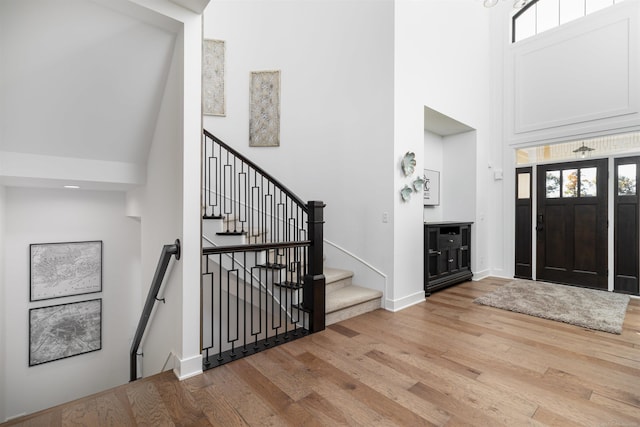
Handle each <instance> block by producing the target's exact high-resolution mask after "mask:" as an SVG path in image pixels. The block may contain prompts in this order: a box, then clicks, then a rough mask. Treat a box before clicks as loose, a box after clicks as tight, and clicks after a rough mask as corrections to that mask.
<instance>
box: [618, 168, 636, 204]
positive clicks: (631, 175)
mask: <svg viewBox="0 0 640 427" xmlns="http://www.w3.org/2000/svg"><path fill="white" fill-rule="evenodd" d="M636 180H637V175H636V164H635V163H631V164H626V165H618V196H635V195H636Z"/></svg>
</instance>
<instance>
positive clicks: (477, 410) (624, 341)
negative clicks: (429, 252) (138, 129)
mask: <svg viewBox="0 0 640 427" xmlns="http://www.w3.org/2000/svg"><path fill="white" fill-rule="evenodd" d="M506 282H507V281H506V280H502V279H484V280H481V281H479V282H467V283H464V284H461V285H458V286H455V287H452V288H449V289H446V290H443V291H440V292H437V293H435V294H433V295H432V296H431V297H430V298H428V300H427V301H426V302H424V303H421V304H418V305H415V306H413V307H410V308H408V309H405V310H402V311H400V312H398V313H390V312H387V311H384V310H377V311H374V312H372V313H368V314H364V315H362V316H359V317H356V318H353V319H349V320H346V321H343V322H341V323H338V324H335V325H332V326H330V327H329V328H328V329H327V330H326V331H323V332H321V333H318V334H314V335H311V336H308V337H305V338H303V339H300V340H297V341H294V342H291V343H288V344H286V345H283V346H280V347H277V348H274V349H271V350H268V351H265V352H262V353H259V354H256V355H253V356H251V357H249V358H246V359H243V360H240V361H237V362H234V363H231V364H228V365H225V366H223V367H221V368H216V369H213V370H210V371H208V372H206V373H205V374H203V375H201V376H198V377H195V378H191V379H189V380H186V381H183V382H179V381H177V380H176V379H175V377H174V376H173V374H172V373H170V372H166V373H163V374H160V375H157V376H154V377H151V378H147V379H144V380H140V381H137V382H135V383H131V384H127V385H124V386H121V387H118V388H115V389H112V390H108V391H105V392H103V393H100V394H97V395H93V396H89V397H86V398H84V399H81V400H78V401H74V402H71V403H68V404H65V405H61V406H58V407H55V408H52V409H48V410H45V411H42V412H39V413H36V414H33V415H30V416H27V417H24V418H22V419H18V420H14V421H13V422H11V423H8V424H7V425H19V426H57V425H84V426H98V425H118V426H119V425H153V426H160V425H184V426H209V425H219V426H236V425H298V426H314V425H323V426H336V425H367V426H374V425H375V426H378V425H380V426H383V425H384V426H386V425H399V426H419V425H438V426H444V425H446V426H458V425H474V426H500V425H504V426H521V425H556V426H578V425H581V426H603V427H605V426H639V425H640V300H637V299H635V300H632V301H631V304H630V305H629V308H628V310H627V316H626V319H625V323H624V331H623V333H622V335H612V334H608V333H605V332H595V331H589V330H586V329H582V328H579V327H575V326H571V325H566V324H563V323H558V322H553V321H548V320H544V319H538V318H535V317H530V316H526V315H521V314H516V313H511V312H508V311H503V310H499V309H495V308H491V307H485V306H479V305H476V304H473V303H472V300H473V299H474V298H475V297H477V296H480V295H482V294H484V293H486V292H489V291H491V290H493V289H495V288H496V287H497V286H501V285H502V284H504V283H506Z"/></svg>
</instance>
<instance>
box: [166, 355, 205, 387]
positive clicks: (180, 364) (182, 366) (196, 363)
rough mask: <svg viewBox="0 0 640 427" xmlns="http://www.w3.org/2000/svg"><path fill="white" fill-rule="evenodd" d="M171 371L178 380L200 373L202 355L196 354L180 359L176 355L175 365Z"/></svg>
mask: <svg viewBox="0 0 640 427" xmlns="http://www.w3.org/2000/svg"><path fill="white" fill-rule="evenodd" d="M173 373H174V374H175V376H176V377H177V378H178V379H179V380H180V381H182V380H186V379H187V378H191V377H195V376H196V375H200V374H201V373H202V355H200V354H197V355H195V356H192V357H188V358H186V359H180V358H178V357H177V356H176V366H175V367H174V368H173Z"/></svg>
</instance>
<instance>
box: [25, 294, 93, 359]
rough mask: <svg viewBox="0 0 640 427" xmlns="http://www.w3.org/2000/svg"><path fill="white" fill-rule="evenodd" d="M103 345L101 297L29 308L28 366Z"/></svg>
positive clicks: (91, 349) (75, 354)
mask: <svg viewBox="0 0 640 427" xmlns="http://www.w3.org/2000/svg"><path fill="white" fill-rule="evenodd" d="M101 348H102V300H101V299H94V300H89V301H80V302H73V303H69V304H59V305H52V306H48V307H40V308H32V309H30V310H29V366H35V365H40V364H42V363H47V362H53V361H54V360H60V359H65V358H67V357H72V356H77V355H79V354H84V353H89V352H92V351H97V350H100V349H101Z"/></svg>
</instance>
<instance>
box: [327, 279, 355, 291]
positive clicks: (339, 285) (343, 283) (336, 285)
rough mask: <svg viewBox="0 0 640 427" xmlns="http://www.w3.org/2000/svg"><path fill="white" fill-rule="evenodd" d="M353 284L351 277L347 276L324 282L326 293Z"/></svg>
mask: <svg viewBox="0 0 640 427" xmlns="http://www.w3.org/2000/svg"><path fill="white" fill-rule="evenodd" d="M352 284H353V277H351V276H350V277H347V278H344V279H340V280H337V281H335V282H331V283H327V284H326V293H328V294H330V293H332V292H335V291H337V290H338V289H342V288H345V287H347V286H351V285H352Z"/></svg>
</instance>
